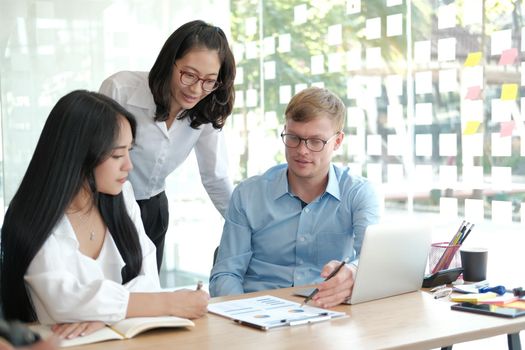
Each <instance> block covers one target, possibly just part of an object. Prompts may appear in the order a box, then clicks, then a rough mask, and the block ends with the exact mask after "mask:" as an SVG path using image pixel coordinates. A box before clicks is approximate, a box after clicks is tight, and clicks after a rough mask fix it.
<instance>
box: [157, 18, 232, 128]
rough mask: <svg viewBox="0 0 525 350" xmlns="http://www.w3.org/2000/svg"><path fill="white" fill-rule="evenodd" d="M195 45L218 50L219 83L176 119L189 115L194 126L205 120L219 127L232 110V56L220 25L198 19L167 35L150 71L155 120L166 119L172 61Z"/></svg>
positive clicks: (168, 109)
mask: <svg viewBox="0 0 525 350" xmlns="http://www.w3.org/2000/svg"><path fill="white" fill-rule="evenodd" d="M194 48H206V49H208V50H216V51H217V52H218V54H219V61H220V63H221V68H220V70H219V76H218V78H217V80H218V81H219V82H220V86H219V87H218V88H217V89H216V90H214V91H212V92H211V93H209V94H208V95H207V96H206V97H205V98H203V99H202V100H201V101H199V103H197V104H196V105H195V106H194V107H193V108H191V109H189V110H186V111H184V112H183V113H182V114H181V115H180V116H179V119H183V118H189V119H190V121H191V124H190V125H191V127H192V128H194V129H196V128H198V127H199V126H200V125H202V124H207V123H211V124H212V125H213V127H214V128H215V129H221V128H222V127H223V126H224V123H225V122H226V118H227V117H228V116H229V115H230V114H231V112H232V109H233V103H234V100H235V90H234V87H233V83H234V80H235V58H234V57H233V53H232V52H231V50H230V47H229V45H228V39H227V38H226V35H225V34H224V32H223V31H222V29H220V28H219V27H215V26H212V25H210V24H207V23H206V22H203V21H199V20H197V21H192V22H188V23H186V24H184V25H182V26H180V27H179V28H178V29H177V30H175V31H174V32H173V33H172V34H171V35H170V36H169V38H168V39H167V40H166V42H165V43H164V46H163V47H162V49H161V50H160V52H159V55H158V57H157V60H156V61H155V63H154V64H153V67H152V68H151V70H150V72H149V87H150V90H151V93H152V94H153V100H154V101H155V105H156V106H157V109H156V112H155V120H156V121H165V120H167V119H168V117H169V112H170V101H171V96H172V94H171V78H172V76H173V69H174V65H175V61H176V60H178V59H179V58H182V57H183V56H184V55H186V54H187V53H188V52H189V51H190V50H192V49H194Z"/></svg>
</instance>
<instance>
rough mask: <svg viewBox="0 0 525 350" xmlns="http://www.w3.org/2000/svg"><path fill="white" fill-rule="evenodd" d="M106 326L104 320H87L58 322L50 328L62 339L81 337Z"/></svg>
mask: <svg viewBox="0 0 525 350" xmlns="http://www.w3.org/2000/svg"><path fill="white" fill-rule="evenodd" d="M104 327H106V325H105V323H104V322H99V321H88V322H76V323H59V324H55V325H53V327H51V330H52V331H53V332H54V333H55V334H56V335H57V336H59V337H60V338H62V339H73V338H76V337H78V336H80V337H83V336H85V335H88V334H91V333H93V332H95V331H97V330H99V329H102V328H104Z"/></svg>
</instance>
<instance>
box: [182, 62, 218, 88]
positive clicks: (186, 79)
mask: <svg viewBox="0 0 525 350" xmlns="http://www.w3.org/2000/svg"><path fill="white" fill-rule="evenodd" d="M175 67H177V65H175ZM177 69H178V70H179V72H180V82H181V83H182V84H183V85H186V86H191V85H194V84H196V83H197V82H199V81H201V87H202V90H204V91H206V92H212V91H213V90H216V89H217V88H218V87H219V86H221V82H220V81H217V80H215V79H202V78H200V77H199V76H198V75H197V74H195V73H191V72H186V71H184V70H182V69H179V67H177Z"/></svg>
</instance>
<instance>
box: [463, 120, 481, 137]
mask: <svg viewBox="0 0 525 350" xmlns="http://www.w3.org/2000/svg"><path fill="white" fill-rule="evenodd" d="M480 124H481V122H479V121H477V120H470V121H468V122H467V125H465V130H463V135H473V134H475V133H477V132H478V129H479V125H480Z"/></svg>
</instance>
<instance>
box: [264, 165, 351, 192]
mask: <svg viewBox="0 0 525 350" xmlns="http://www.w3.org/2000/svg"><path fill="white" fill-rule="evenodd" d="M287 173H288V166H286V167H283V168H282V169H281V171H280V172H278V173H277V175H276V178H275V184H274V186H273V190H272V192H273V193H272V198H273V199H278V198H279V197H281V196H283V195H285V194H287V193H288V194H290V195H291V196H293V194H292V193H291V192H290V190H289V185H288V177H287ZM325 193H328V194H330V195H331V196H332V197H334V198H335V199H337V200H339V201H340V200H341V192H340V191H339V181H338V179H337V175H336V174H335V170H334V165H333V164H330V168H329V169H328V184H327V185H326V190H325Z"/></svg>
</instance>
